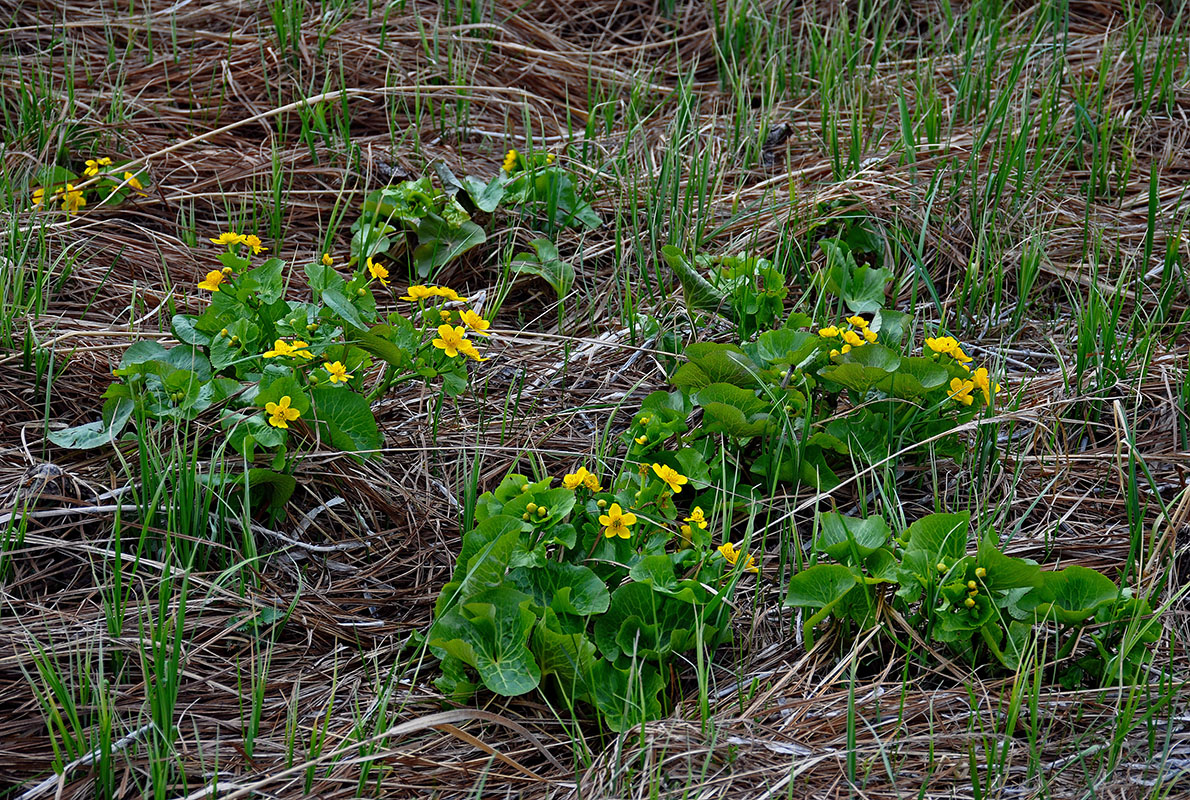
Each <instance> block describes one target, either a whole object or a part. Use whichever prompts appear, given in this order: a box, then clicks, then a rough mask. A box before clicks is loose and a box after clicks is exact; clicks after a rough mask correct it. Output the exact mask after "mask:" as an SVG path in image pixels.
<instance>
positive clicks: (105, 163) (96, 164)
mask: <svg viewBox="0 0 1190 800" xmlns="http://www.w3.org/2000/svg"><path fill="white" fill-rule="evenodd" d="M111 165H112V160H111V158H108V157H107V156H104V157H102V158H88V160H87V165H86V169H83V170H82V176H83V177H95V176H96V175H99V168H100V167H111ZM127 174H129V173H125V175H127Z"/></svg>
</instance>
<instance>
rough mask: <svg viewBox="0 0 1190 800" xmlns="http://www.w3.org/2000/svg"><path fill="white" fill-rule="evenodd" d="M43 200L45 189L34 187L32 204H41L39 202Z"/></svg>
mask: <svg viewBox="0 0 1190 800" xmlns="http://www.w3.org/2000/svg"><path fill="white" fill-rule="evenodd" d="M43 200H45V189H34V190H33V205H35V206H39V205H41V202H42V201H43Z"/></svg>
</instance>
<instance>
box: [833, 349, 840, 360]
mask: <svg viewBox="0 0 1190 800" xmlns="http://www.w3.org/2000/svg"><path fill="white" fill-rule="evenodd" d="M838 357H839V351H838V350H831V358H838Z"/></svg>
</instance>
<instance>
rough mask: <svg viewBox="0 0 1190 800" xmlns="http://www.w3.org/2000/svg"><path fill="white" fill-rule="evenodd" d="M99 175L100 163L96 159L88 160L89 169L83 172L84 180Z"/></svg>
mask: <svg viewBox="0 0 1190 800" xmlns="http://www.w3.org/2000/svg"><path fill="white" fill-rule="evenodd" d="M98 174H99V162H98V161H95V160H94V159H91V158H88V159H87V168H86V169H84V170H83V177H84V178H93V177H95V176H96V175H98Z"/></svg>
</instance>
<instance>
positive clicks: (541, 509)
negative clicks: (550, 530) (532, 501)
mask: <svg viewBox="0 0 1190 800" xmlns="http://www.w3.org/2000/svg"><path fill="white" fill-rule="evenodd" d="M549 513H550V510H549V509H548V508H546V507H545V506H538V507H537V516H539V517H547V516H549Z"/></svg>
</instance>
